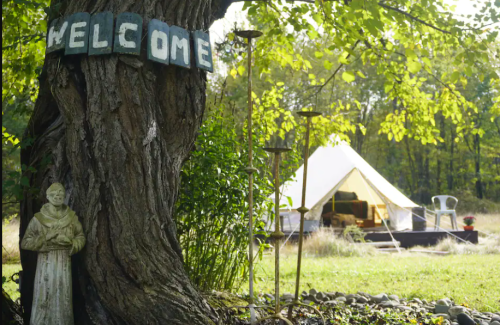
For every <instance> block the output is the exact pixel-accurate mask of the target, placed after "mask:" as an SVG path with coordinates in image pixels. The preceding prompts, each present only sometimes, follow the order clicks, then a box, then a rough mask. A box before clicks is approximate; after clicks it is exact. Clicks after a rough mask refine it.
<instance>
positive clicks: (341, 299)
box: [335, 297, 347, 302]
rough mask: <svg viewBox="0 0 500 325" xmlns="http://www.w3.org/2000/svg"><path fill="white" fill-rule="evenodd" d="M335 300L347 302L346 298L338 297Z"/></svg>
mask: <svg viewBox="0 0 500 325" xmlns="http://www.w3.org/2000/svg"><path fill="white" fill-rule="evenodd" d="M335 300H336V301H339V302H346V300H347V299H346V298H345V297H337V298H335Z"/></svg>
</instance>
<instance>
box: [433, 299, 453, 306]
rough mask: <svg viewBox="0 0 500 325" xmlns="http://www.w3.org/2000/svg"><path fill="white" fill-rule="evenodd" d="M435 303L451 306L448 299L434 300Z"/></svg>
mask: <svg viewBox="0 0 500 325" xmlns="http://www.w3.org/2000/svg"><path fill="white" fill-rule="evenodd" d="M436 305H441V306H451V302H450V300H449V299H440V300H438V301H437V302H436Z"/></svg>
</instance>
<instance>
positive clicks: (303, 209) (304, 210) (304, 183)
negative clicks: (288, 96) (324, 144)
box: [288, 111, 325, 323]
mask: <svg viewBox="0 0 500 325" xmlns="http://www.w3.org/2000/svg"><path fill="white" fill-rule="evenodd" d="M297 114H298V115H300V116H304V117H306V118H307V121H306V135H305V139H306V143H305V147H304V173H303V179H302V205H301V207H300V208H298V209H297V211H298V212H300V230H299V252H298V257H297V278H296V281H295V299H294V301H293V303H291V304H290V305H289V307H288V319H292V311H293V305H302V304H301V303H300V302H299V289H300V268H301V264H302V244H303V241H304V216H305V214H306V213H307V212H308V211H309V209H308V208H306V188H307V166H308V160H309V134H310V130H311V119H312V118H313V117H314V116H318V115H321V113H318V112H311V111H301V112H298V113H297ZM319 314H320V316H321V318H322V319H323V316H322V315H321V313H319ZM324 322H325V321H324V319H323V323H324Z"/></svg>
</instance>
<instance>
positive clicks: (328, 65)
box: [323, 60, 333, 70]
mask: <svg viewBox="0 0 500 325" xmlns="http://www.w3.org/2000/svg"><path fill="white" fill-rule="evenodd" d="M323 66H324V67H325V69H326V70H330V69H331V68H332V67H333V63H331V62H330V61H328V60H325V61H323Z"/></svg>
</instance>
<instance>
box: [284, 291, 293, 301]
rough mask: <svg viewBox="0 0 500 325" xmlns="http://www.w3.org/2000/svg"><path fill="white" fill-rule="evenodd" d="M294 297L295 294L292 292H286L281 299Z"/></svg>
mask: <svg viewBox="0 0 500 325" xmlns="http://www.w3.org/2000/svg"><path fill="white" fill-rule="evenodd" d="M293 298H295V296H294V295H292V294H291V293H284V294H283V296H281V299H283V300H293Z"/></svg>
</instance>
